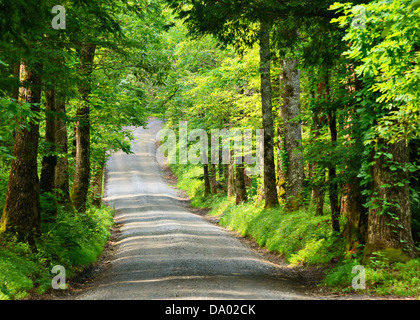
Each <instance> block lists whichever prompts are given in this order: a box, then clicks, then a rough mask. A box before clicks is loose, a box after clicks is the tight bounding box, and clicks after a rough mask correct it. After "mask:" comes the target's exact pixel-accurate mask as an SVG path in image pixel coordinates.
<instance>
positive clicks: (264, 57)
mask: <svg viewBox="0 0 420 320" xmlns="http://www.w3.org/2000/svg"><path fill="white" fill-rule="evenodd" d="M270 63H271V57H270V30H269V26H268V24H267V23H266V22H265V21H261V30H260V73H261V105H262V118H263V119H262V123H263V129H264V193H265V207H266V208H271V207H275V206H277V205H278V204H279V202H278V198H277V187H276V170H275V166H274V145H273V144H274V143H273V137H274V127H273V107H272V102H271V77H270ZM237 193H238V190H237Z"/></svg>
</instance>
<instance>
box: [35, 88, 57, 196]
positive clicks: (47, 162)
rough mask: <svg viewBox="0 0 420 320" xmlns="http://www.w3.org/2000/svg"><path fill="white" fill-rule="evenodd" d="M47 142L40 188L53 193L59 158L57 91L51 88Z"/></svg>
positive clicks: (47, 119)
mask: <svg viewBox="0 0 420 320" xmlns="http://www.w3.org/2000/svg"><path fill="white" fill-rule="evenodd" d="M45 109H46V124H45V142H46V144H47V148H48V150H47V155H44V157H43V158H42V169H41V178H40V180H39V188H40V191H41V193H42V192H52V190H53V188H54V181H55V165H56V163H57V157H56V155H55V151H56V148H55V122H56V121H55V116H56V90H55V88H51V89H50V90H47V91H46V92H45Z"/></svg>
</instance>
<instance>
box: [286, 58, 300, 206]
mask: <svg viewBox="0 0 420 320" xmlns="http://www.w3.org/2000/svg"><path fill="white" fill-rule="evenodd" d="M298 64H299V62H298V60H297V59H285V60H284V61H283V79H284V96H283V105H281V110H282V116H283V122H284V148H285V151H286V154H287V170H286V177H285V178H286V187H285V191H286V193H285V197H286V203H287V207H288V208H289V209H290V210H296V209H297V208H299V206H300V205H301V201H302V191H303V183H304V178H305V177H304V167H303V157H302V151H301V150H299V149H300V147H301V146H302V129H301V125H300V122H299V119H297V117H298V116H299V115H300V76H299V69H298Z"/></svg>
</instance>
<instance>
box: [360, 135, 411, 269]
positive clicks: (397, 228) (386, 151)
mask: <svg viewBox="0 0 420 320" xmlns="http://www.w3.org/2000/svg"><path fill="white" fill-rule="evenodd" d="M378 145H379V146H381V145H382V147H379V148H380V149H379V151H380V152H383V154H382V155H380V156H379V154H378V153H376V155H375V157H374V164H373V168H372V179H373V186H372V194H371V196H370V197H371V198H370V207H369V216H368V230H367V241H366V245H365V248H364V252H363V255H364V262H365V263H366V262H368V258H369V257H370V256H371V255H372V253H374V252H378V251H380V252H382V254H383V255H385V257H386V258H387V259H388V261H389V262H395V261H405V260H407V259H409V258H413V257H415V256H417V255H418V252H417V251H416V248H415V246H414V242H413V237H412V234H411V210H410V194H409V187H408V184H409V173H408V170H407V168H406V164H407V162H408V156H409V154H408V147H407V143H406V141H405V140H401V141H399V142H396V143H394V144H389V145H385V142H384V141H381V140H380V141H378Z"/></svg>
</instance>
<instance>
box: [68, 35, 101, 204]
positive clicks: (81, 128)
mask: <svg viewBox="0 0 420 320" xmlns="http://www.w3.org/2000/svg"><path fill="white" fill-rule="evenodd" d="M95 48H96V47H95V45H92V44H90V43H84V44H83V45H82V47H81V49H80V67H79V68H80V70H81V74H82V76H83V80H82V83H81V84H80V85H79V93H80V96H81V101H80V103H79V105H78V106H77V110H76V117H77V123H76V169H75V174H74V182H73V189H72V201H73V205H74V207H75V209H76V210H77V211H79V212H84V211H85V210H86V202H87V197H88V190H89V179H90V119H89V113H90V108H89V95H90V91H91V83H90V82H91V79H90V75H91V73H92V65H93V59H94V57H95Z"/></svg>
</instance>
